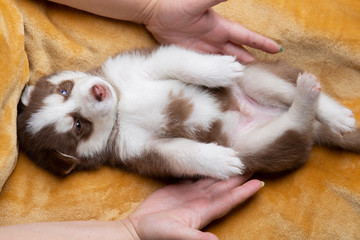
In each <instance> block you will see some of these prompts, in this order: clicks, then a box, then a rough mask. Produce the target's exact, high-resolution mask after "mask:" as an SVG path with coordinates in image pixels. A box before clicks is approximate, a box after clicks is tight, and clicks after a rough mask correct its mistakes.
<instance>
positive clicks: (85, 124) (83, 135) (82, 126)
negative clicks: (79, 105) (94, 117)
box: [69, 112, 93, 141]
mask: <svg viewBox="0 0 360 240" xmlns="http://www.w3.org/2000/svg"><path fill="white" fill-rule="evenodd" d="M69 115H70V116H71V117H72V118H74V122H75V124H74V126H73V130H72V131H73V132H74V135H75V136H77V138H78V141H80V140H86V139H88V138H89V137H90V136H91V134H92V132H93V124H92V123H91V122H90V121H89V120H87V119H86V118H84V117H82V116H81V114H80V113H78V112H73V113H70V114H69Z"/></svg>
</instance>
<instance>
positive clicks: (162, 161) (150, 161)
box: [109, 151, 174, 177]
mask: <svg viewBox="0 0 360 240" xmlns="http://www.w3.org/2000/svg"><path fill="white" fill-rule="evenodd" d="M119 159H120V157H119V156H116V155H112V156H110V160H109V165H110V166H112V167H122V168H125V169H127V170H129V171H133V172H137V173H140V174H142V175H145V176H152V177H168V176H173V175H174V173H173V172H172V171H171V169H170V167H169V166H168V164H167V162H168V161H171V160H169V159H166V158H165V157H164V156H162V155H161V154H160V153H157V152H156V151H149V152H144V153H142V154H140V155H139V156H136V157H132V158H130V159H124V160H123V161H119Z"/></svg>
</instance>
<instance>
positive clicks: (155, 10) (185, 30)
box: [143, 0, 280, 62]
mask: <svg viewBox="0 0 360 240" xmlns="http://www.w3.org/2000/svg"><path fill="white" fill-rule="evenodd" d="M153 1H156V3H152V4H153V7H152V9H151V12H150V13H149V14H147V15H146V16H147V18H146V19H144V21H143V23H144V24H145V26H146V28H147V29H148V30H149V31H150V32H151V33H152V34H153V36H154V37H155V39H156V40H157V41H158V42H160V43H163V44H170V43H172V44H177V45H180V46H183V47H185V48H190V49H193V50H198V51H201V52H206V53H221V54H227V55H233V56H236V57H237V59H238V60H239V61H240V62H252V61H254V60H255V58H254V57H253V56H252V55H251V54H250V53H249V52H247V51H246V50H245V48H244V47H243V46H242V45H246V46H249V47H252V48H257V49H260V50H263V51H265V52H268V53H278V52H280V47H279V45H278V44H277V43H275V42H274V41H273V40H271V39H269V38H266V37H264V36H262V35H260V34H257V33H255V32H253V31H250V30H249V29H247V28H245V27H244V26H242V25H241V24H239V23H236V22H232V21H229V20H227V19H225V18H223V17H222V16H220V15H219V14H217V13H216V12H215V11H214V10H213V9H211V7H212V6H215V5H216V4H219V3H220V2H223V1H226V0H197V1H193V0H182V1H173V0H153Z"/></svg>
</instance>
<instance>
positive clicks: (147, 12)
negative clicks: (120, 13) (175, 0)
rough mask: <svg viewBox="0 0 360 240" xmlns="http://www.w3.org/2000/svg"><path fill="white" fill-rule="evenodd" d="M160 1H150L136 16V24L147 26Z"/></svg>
mask: <svg viewBox="0 0 360 240" xmlns="http://www.w3.org/2000/svg"><path fill="white" fill-rule="evenodd" d="M159 1H160V0H148V1H147V3H146V4H145V6H144V7H143V8H142V10H141V11H140V12H139V14H138V15H137V16H136V19H134V22H136V23H139V24H144V25H145V26H146V25H147V24H148V23H149V22H150V20H151V18H152V17H153V15H154V12H155V9H156V7H157V5H158V3H159Z"/></svg>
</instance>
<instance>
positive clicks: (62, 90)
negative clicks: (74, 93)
mask: <svg viewBox="0 0 360 240" xmlns="http://www.w3.org/2000/svg"><path fill="white" fill-rule="evenodd" d="M59 92H60V94H61V95H63V96H68V92H67V91H66V89H60V90H59Z"/></svg>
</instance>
